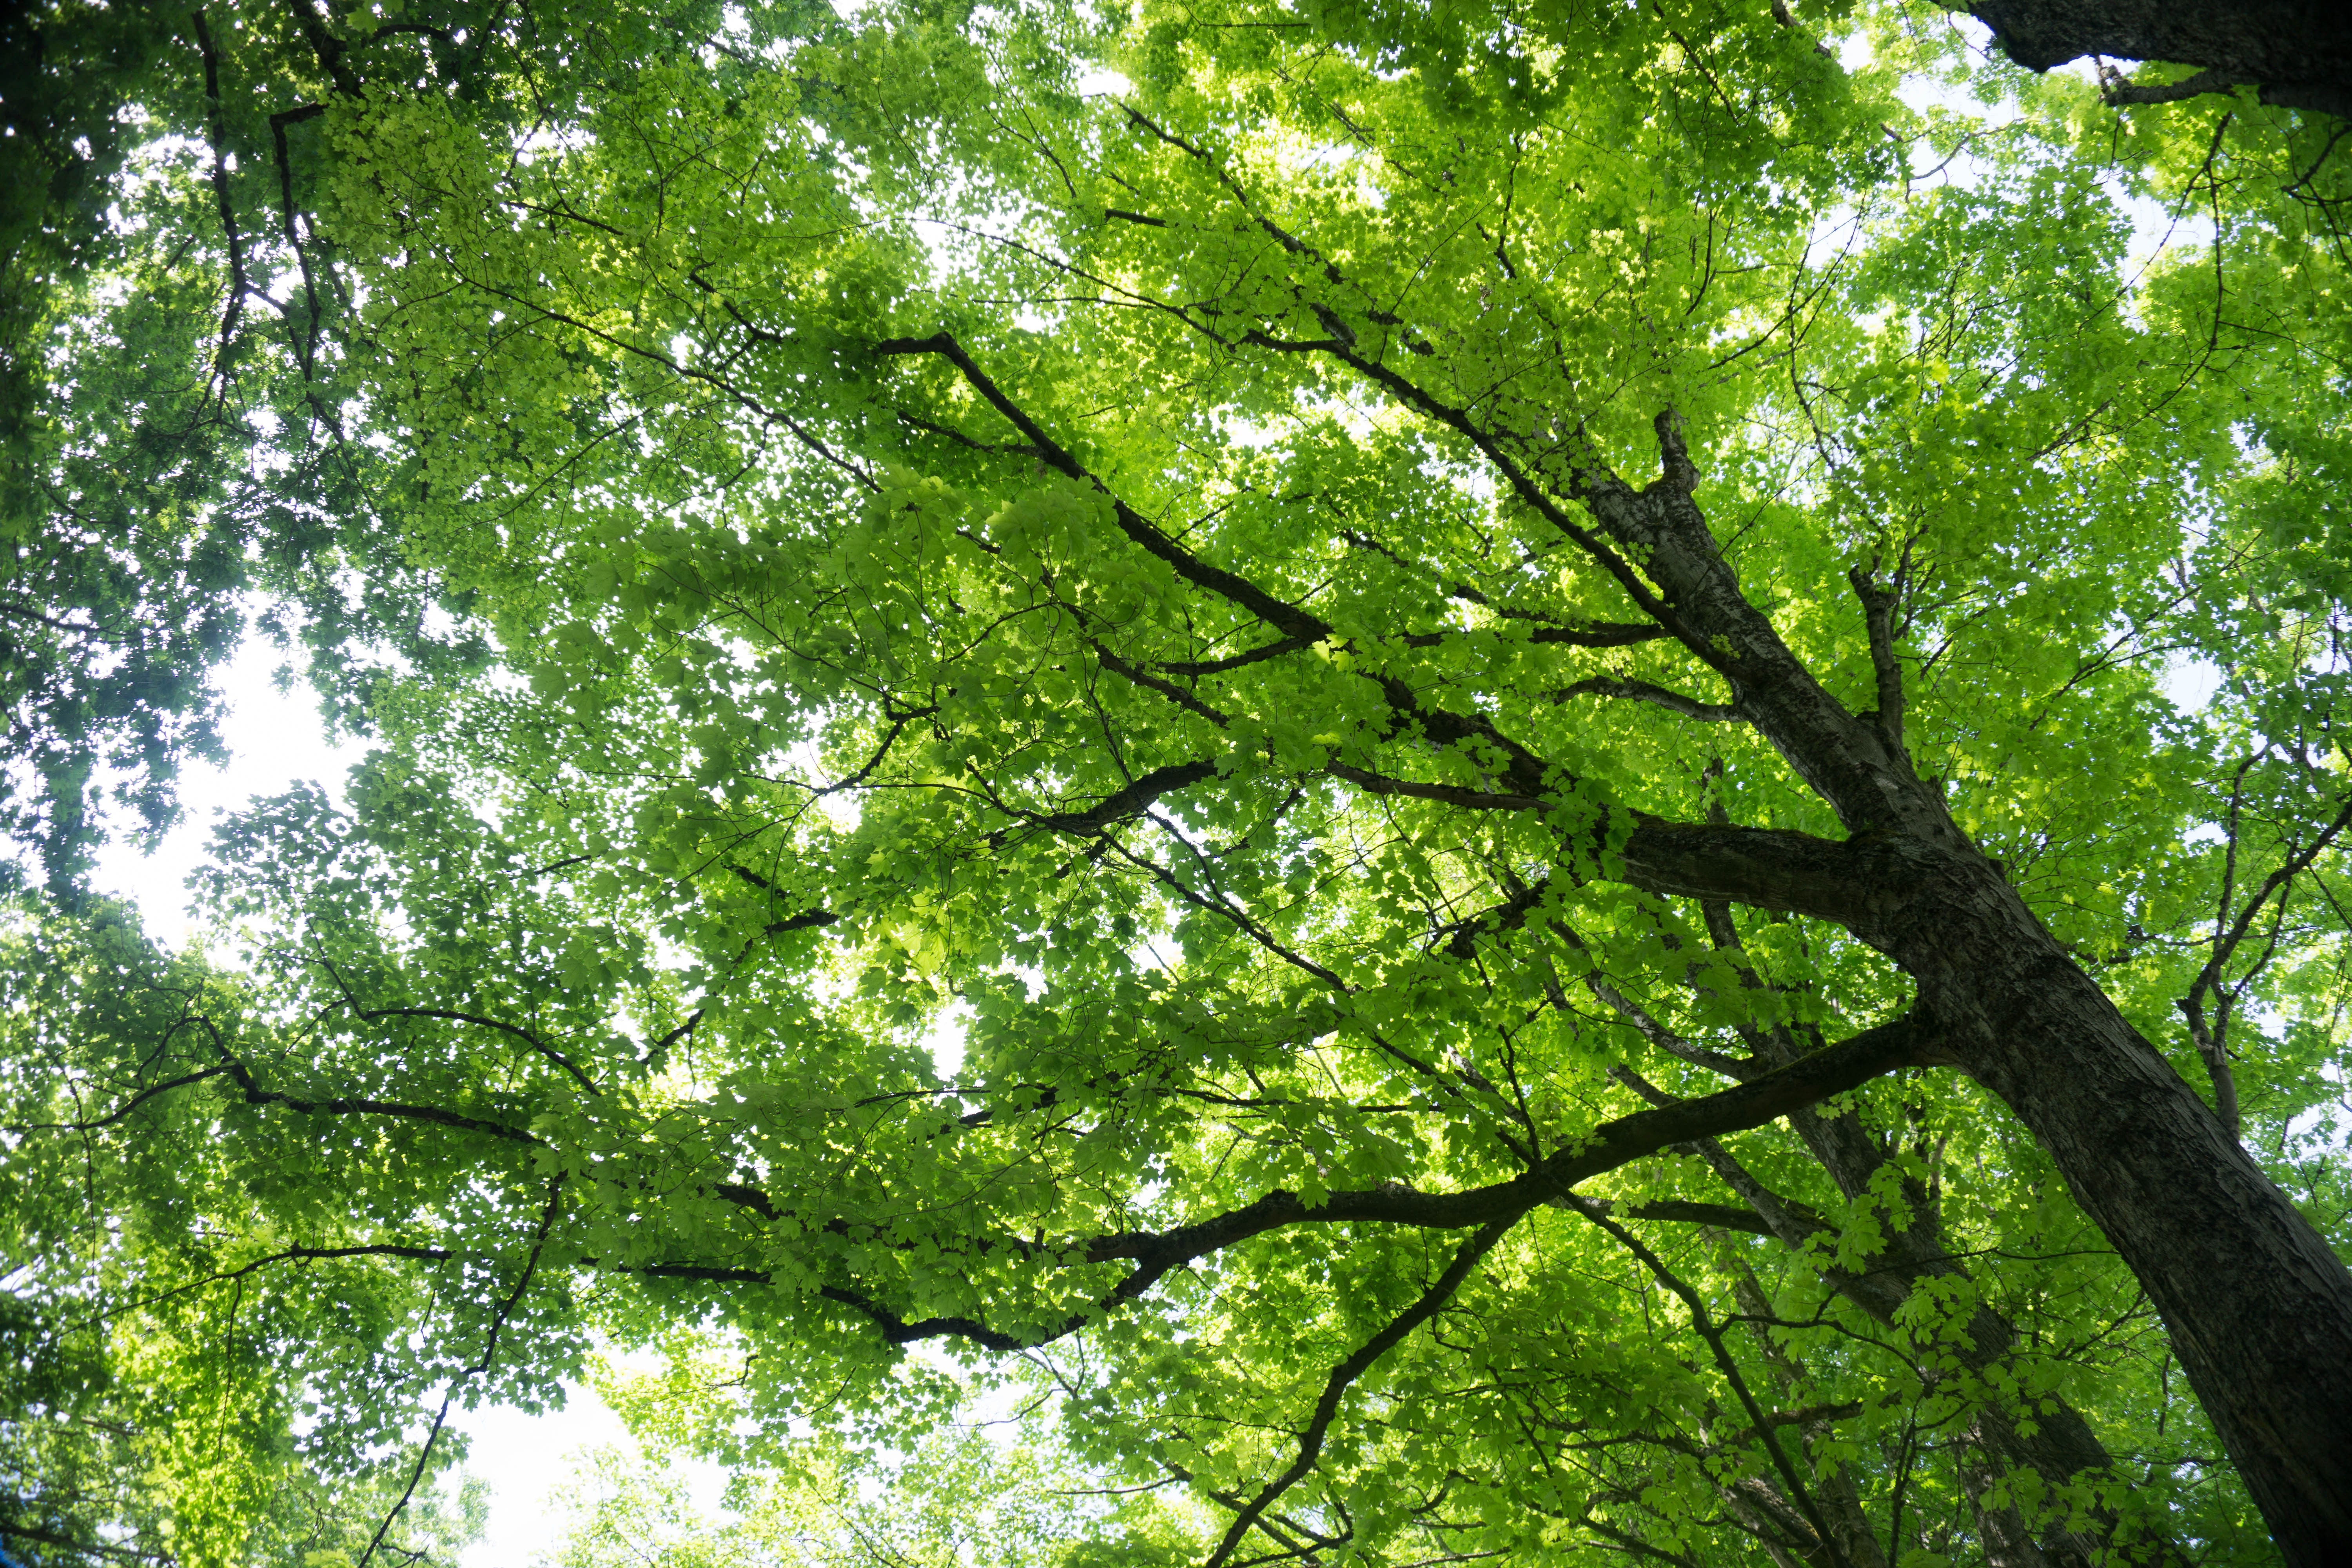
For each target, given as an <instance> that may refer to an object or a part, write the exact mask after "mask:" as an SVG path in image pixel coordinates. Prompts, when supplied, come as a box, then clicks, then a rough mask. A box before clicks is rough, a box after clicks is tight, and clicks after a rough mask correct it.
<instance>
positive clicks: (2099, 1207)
mask: <svg viewBox="0 0 2352 1568" xmlns="http://www.w3.org/2000/svg"><path fill="white" fill-rule="evenodd" d="M1889 847H1890V848H1891V847H1892V846H1889ZM1906 848H1908V849H1910V851H1911V852H1910V853H1900V852H1898V855H1897V857H1896V858H1900V859H1901V860H1903V861H1905V862H1907V864H1906V868H1905V872H1904V874H1905V875H1906V876H1907V877H1908V878H1910V879H1912V881H1911V889H1910V895H1909V896H1908V897H1906V898H1905V899H1904V900H1902V902H1901V904H1900V906H1899V907H1898V908H1897V909H1895V910H1890V911H1889V912H1888V916H1887V918H1886V919H1885V921H1883V922H1882V923H1881V927H1880V929H1877V930H1874V931H1860V932H1858V933H1857V934H1860V935H1862V936H1863V937H1864V940H1866V941H1870V942H1872V943H1873V944H1874V945H1875V946H1878V947H1880V948H1881V949H1882V950H1883V951H1885V952H1887V953H1888V954H1889V955H1890V956H1892V957H1894V958H1895V960H1896V961H1897V962H1898V963H1901V964H1902V965H1903V966H1904V968H1905V969H1906V970H1908V971H1909V972H1910V973H1912V974H1913V975H1914V976H1915V977H1916V979H1917V981H1918V983H1919V988H1920V1005H1921V1006H1922V1008H1923V1009H1924V1010H1925V1011H1926V1012H1927V1015H1928V1016H1931V1017H1933V1018H1934V1019H1935V1020H1936V1021H1937V1023H1938V1024H1940V1025H1941V1026H1943V1027H1944V1029H1945V1030H1946V1031H1947V1038H1948V1042H1949V1045H1950V1048H1951V1050H1952V1051H1953V1054H1954V1055H1955V1056H1956V1057H1957V1058H1958V1059H1959V1061H1960V1062H1961V1064H1962V1065H1963V1067H1964V1068H1966V1069H1967V1070H1968V1071H1969V1072H1970V1073H1972V1074H1973V1075H1974V1076H1975V1077H1976V1078H1977V1079H1979V1081H1981V1082H1982V1083H1983V1084H1984V1085H1985V1086H1986V1087H1987V1088H1989V1089H1991V1090H1992V1091H1993V1092H1994V1093H1996V1094H1998V1095H1999V1096H2000V1098H2001V1100H2003V1101H2004V1102H2006V1103H2007V1104H2008V1105H2009V1107H2010V1108H2011V1110H2014V1111H2015V1112H2016V1113H2017V1116H2018V1118H2019V1120H2021V1121H2023V1122H2024V1123H2025V1125H2026V1127H2027V1128H2028V1129H2029V1130H2030V1131H2032V1133H2033V1135H2034V1136H2035V1137H2036V1138H2037V1139H2038V1140H2039V1141H2040V1142H2041V1143H2042V1147H2043V1148H2044V1149H2046V1150H2048V1151H2049V1152H2050V1154H2051V1157H2052V1159H2053V1161H2054V1162H2055V1163H2056V1164H2057V1167H2058V1170H2059V1172H2060V1173H2061V1174H2062V1175H2063V1178H2064V1179H2065V1182H2066V1184H2067V1187H2068V1189H2069V1190H2070V1191H2071V1192H2072V1193H2073V1194H2074V1199H2075V1201H2076V1202H2077V1203H2079V1204H2081V1205H2082V1206H2083V1209H2084V1213H2086V1214H2088V1215H2090V1217H2091V1219H2092V1220H2093V1221H2094V1222H2095V1224H2096V1225H2097V1226H2099V1228H2100V1229H2101V1230H2102V1231H2103V1232H2105V1235H2106V1237H2107V1238H2108V1240H2110V1241H2111V1242H2113V1243H2114V1244H2115V1247H2116V1251H2117V1252H2119V1253H2120V1254H2121V1255H2122V1257H2123V1258H2124V1261H2125V1262H2126V1263H2127V1264H2128V1265H2129V1266H2130V1268H2131V1269H2132V1272H2133V1274H2134V1275H2135V1276H2137V1279H2138V1280H2139V1282H2140V1284H2141V1286H2142V1287H2143V1288H2144V1289H2146V1290H2147V1294H2148V1299H2149V1300H2150V1301H2151V1302H2153V1303H2154V1305H2155V1307H2156V1309H2157V1311H2158V1313H2159V1314H2160V1315H2161V1316H2162V1318H2163V1320H2164V1323H2165V1327H2166V1328H2167V1330H2168V1331H2169V1332H2170V1333H2171V1336H2172V1342H2173V1346H2174V1348H2175V1351H2176V1352H2177V1353H2178V1354H2179V1358H2180V1363H2181V1366H2182V1369H2183V1370H2184V1371H2185V1372H2186V1373H2188V1376H2189V1384H2190V1385H2191V1386H2192V1387H2193V1388H2194V1389H2195V1390H2196V1392H2197V1396H2198V1398H2199V1399H2200V1401H2201V1402H2202V1404H2203V1405H2204V1407H2205V1411H2206V1414H2207V1415H2209V1416H2210V1418H2211V1419H2212V1422H2213V1425H2214V1427H2215V1429H2216V1430H2217V1431H2218V1432H2219V1433H2220V1434H2221V1440H2222V1443H2223V1444H2224V1445H2225V1446H2226V1447H2227V1448H2228V1450H2229V1455H2230V1458H2231V1461H2232V1462H2233V1463H2234V1464H2235V1465H2236V1466H2237V1468H2238V1470H2239V1473H2240V1474H2241V1475H2242V1476H2243V1477H2244V1479H2245V1482H2246V1486H2247V1489H2248V1490H2249V1491H2251V1492H2252V1495H2253V1498H2254V1501H2255V1502H2256V1504H2257V1505H2258V1506H2259V1507H2260V1508H2261V1509H2262V1510H2263V1518H2264V1519H2265V1520H2266V1521H2268V1522H2269V1524H2270V1527H2271V1531H2272V1534H2273V1537H2274V1538H2275V1539H2276V1541H2277V1542H2278V1545H2279V1548H2280V1550H2281V1551H2282V1552H2284V1554H2285V1558H2286V1561H2287V1562H2288V1563H2290V1564H2293V1565H2294V1568H2322V1565H2338V1564H2343V1563H2352V1272H2347V1269H2346V1268H2345V1265H2344V1263H2343V1261H2342V1260H2341V1259H2340V1258H2337V1257H2336V1254H2335V1253H2334V1251H2333V1250H2331V1249H2330V1248H2329V1247H2328V1246H2327V1244H2326V1242H2325V1241H2324V1240H2323V1239H2322V1238H2321V1237H2320V1236H2319V1235H2318V1233H2317V1232H2316V1231H2315V1230H2314V1229H2313V1228H2312V1227H2311V1226H2310V1225H2309V1224H2308V1223H2307V1222H2305V1219H2304V1218H2303V1216H2302V1215H2300V1214H2299V1213H2297V1212H2296V1210H2295V1208H2294V1205H2292V1204H2291V1203H2289V1202H2288V1200H2287V1198H2286V1195H2285V1194H2284V1193H2282V1192H2280V1191H2279V1189H2278V1187H2277V1186H2276V1185H2275V1184H2273V1183H2272V1182H2271V1180H2270V1178H2269V1177H2267V1176H2266V1175H2264V1174H2263V1172H2262V1170H2261V1169H2260V1168H2259V1167H2258V1166H2256V1165H2255V1163H2254V1162H2253V1160H2252V1157H2251V1156H2249V1155H2248V1154H2247V1153H2246V1152H2245V1150H2244V1149H2242V1148H2241V1147H2240V1146H2239V1144H2238V1142H2237V1141H2236V1140H2235V1139H2233V1138H2231V1136H2229V1134H2228V1132H2227V1131H2225V1130H2224V1129H2223V1128H2222V1126H2221V1122H2220V1121H2218V1120H2216V1119H2215V1117H2214V1115H2213V1113H2212V1112H2211V1111H2210V1110H2208V1109H2207V1107H2206V1105H2205V1103H2204V1101H2203V1100H2200V1099H2199V1098H2198V1096H2197V1094H2196V1092H2195V1090H2193V1089H2190V1088H2189V1085H2188V1084H2187V1083H2186V1082H2184V1081H2183V1080H2182V1079H2181V1078H2180V1076H2179V1074H2178V1073H2176V1072H2174V1071H2173V1070H2172V1067H2171V1065H2170V1064H2169V1063H2168V1062H2167V1061H2166V1060H2165V1059H2164V1058H2163V1057H2161V1056H2160V1055H2158V1053H2157V1051H2156V1050H2155V1048H2154V1047H2151V1046H2149V1045H2148V1044H2147V1041H2146V1040H2144V1039H2142V1038H2141V1037H2139V1035H2138V1034H2137V1031H2135V1030H2134V1029H2133V1028H2132V1026H2130V1025H2129V1024H2128V1023H2126V1021H2125V1019H2124V1017H2123V1016H2122V1015H2121V1014H2120V1013H2118V1012H2117V1011H2116V1007H2115V1005H2114V1004H2113V1003H2111V1002H2109V1001H2108V1000H2107V998H2106V996H2105V994H2103V993H2102V992H2101V991H2100V990H2099V988H2098V987H2097V986H2096V985H2095V984H2093V983H2092V982H2091V980H2090V978H2089V976H2087V975H2085V974H2084V973H2083V971H2082V970H2081V969H2080V968H2079V967H2078V966H2076V965H2075V963H2074V962H2073V961H2072V960H2071V959H2069V958H2068V957H2067V956H2066V955H2065V953H2064V952H2063V951H2061V950H2060V948H2059V947H2058V944H2057V942H2055V941H2054V940H2053V938H2052V937H2051V935H2050V934H2049V932H2048V931H2044V930H2043V929H2042V925H2041V922H2040V921H2036V920H2035V919H2034V918H2033V915H2032V912H2031V911H2030V910H2027V909H2026V907H2025V904H2024V902H2023V901H2022V900H2021V899H2019V898H2018V896H2017V894H2016V892H2015V891H2014V890H2013V889H2011V888H2010V887H2009V885H2008V884H2007V883H2006V882H2005V881H2003V880H2002V879H2001V878H2000V874H1999V872H1998V871H1997V870H1996V869H1995V868H1993V866H1992V865H1991V863H1990V862H1989V861H1987V860H1985V859H1984V858H1982V857H1981V856H1979V855H1976V854H1975V853H1974V852H1972V851H1962V852H1959V853H1953V852H1951V851H1948V850H1941V849H1938V850H1934V851H1927V852H1926V853H1921V852H1919V850H1918V848H1917V847H1916V846H1908V847H1906ZM1882 885H1883V886H1884V885H1889V884H1882Z"/></svg>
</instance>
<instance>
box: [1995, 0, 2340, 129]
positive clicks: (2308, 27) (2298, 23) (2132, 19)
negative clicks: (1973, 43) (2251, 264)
mask: <svg viewBox="0 0 2352 1568" xmlns="http://www.w3.org/2000/svg"><path fill="white" fill-rule="evenodd" d="M1968 9H1969V13H1970V14H1971V15H1973V16H1975V17H1976V18H1977V19H1978V20H1979V21H1980V22H1982V23H1984V25H1985V26H1988V27H1990V28H1991V29H1992V30H1993V37H1994V38H1995V40H1996V41H1997V42H1999V43H2000V47H2001V48H2002V50H2003V51H2004V52H2006V53H2007V54H2008V56H2009V58H2011V59H2013V60H2015V61H2016V62H2017V63H2018V64H2019V65H2021V66H2025V67H2027V68H2031V69H2033V70H2038V71H2041V70H2048V69H2049V68H2051V67H2053V66H2059V65H2063V64H2065V63H2066V62H2067V61H2068V60H2072V59H2079V58H2082V57H2083V56H2084V55H2102V56H2107V57H2111V58H2117V59H2126V60H2168V61H2171V62H2173V63H2175V64H2178V65H2190V66H2200V67H2202V68H2204V71H2205V72H2206V73H2207V74H2206V75H2205V76H2203V77H2201V78H2199V79H2196V82H2197V88H2196V89H2197V90H2212V89H2223V88H2229V87H2233V86H2238V85H2248V86H2253V87H2259V88H2260V89H2262V96H2263V102H2264V103H2275V104H2281V105H2284V107H2286V108H2289V109H2310V110H2318V111H2320V112H2321V113H2324V114H2335V115H2344V116H2347V117H2352V5H2346V4H2345V3H2344V0H2189V3H2188V4H2181V3H2179V0H1973V3H1971V4H1969V6H1968ZM2182 86H2184V87H2185V86H2189V84H2182ZM2114 96H2115V98H2116V100H2118V101H2123V102H2133V101H2137V102H2160V101H2163V100H2166V99H2168V98H2181V97H2187V96H2189V93H2188V92H2186V91H2181V90H2179V89H2176V88H2155V89H2149V88H2135V87H2132V86H2128V85H2126V86H2124V87H2122V88H2121V89H2119V90H2116V91H2115V92H2114Z"/></svg>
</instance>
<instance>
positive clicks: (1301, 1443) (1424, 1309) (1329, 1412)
mask: <svg viewBox="0 0 2352 1568" xmlns="http://www.w3.org/2000/svg"><path fill="white" fill-rule="evenodd" d="M1515 1224H1517V1215H1514V1216H1512V1217H1510V1218H1507V1219H1498V1220H1496V1221H1494V1222H1493V1223H1492V1224H1490V1225H1488V1226H1486V1227H1485V1228H1484V1229H1482V1230H1480V1231H1479V1232H1478V1233H1477V1234H1476V1235H1475V1236H1473V1237H1471V1238H1470V1239H1469V1240H1468V1241H1466V1242H1465V1243H1463V1245H1462V1247H1461V1249H1460V1250H1459V1251H1457V1252H1455V1253H1454V1261H1453V1262H1452V1263H1450V1264H1448V1265H1447V1266H1446V1269H1445V1272H1444V1273H1443V1274H1441V1275H1439V1276H1438V1278H1437V1282H1436V1283H1435V1284H1434V1285H1432V1286H1431V1287H1430V1288H1429V1289H1427V1290H1425V1291H1423V1293H1422V1296H1421V1299H1420V1300H1417V1301H1415V1302H1414V1303H1413V1304H1412V1306H1410V1307H1407V1308H1406V1309H1405V1310H1403V1311H1402V1312H1400V1313H1398V1314H1397V1315H1396V1316H1395V1317H1394V1318H1392V1319H1391V1320H1390V1321H1389V1324H1388V1326H1387V1327H1386V1328H1384V1329H1382V1330H1381V1331H1380V1332H1379V1333H1377V1334H1374V1335H1373V1336H1372V1337H1371V1338H1370V1339H1369V1340H1367V1341H1365V1342H1364V1343H1363V1344H1362V1345H1361V1346H1360V1348H1359V1349H1358V1350H1357V1351H1356V1352H1355V1354H1353V1355H1351V1356H1349V1358H1348V1359H1347V1360H1345V1361H1343V1362H1341V1363H1339V1365H1338V1366H1335V1367H1333V1368H1332V1369H1331V1375H1330V1376H1329V1377H1328V1378H1327V1379H1325V1380H1324V1384H1323V1396H1322V1397H1321V1398H1320V1399H1318V1400H1317V1401H1316V1402H1315V1414H1314V1415H1313V1416H1312V1417H1310V1418H1309V1419H1308V1421H1307V1430H1306V1431H1305V1432H1303V1433H1301V1434H1300V1435H1299V1439H1298V1454H1297V1458H1294V1459H1292V1460H1291V1462H1290V1465H1289V1468H1286V1469H1285V1470H1284V1471H1283V1472H1282V1474H1280V1475H1279V1476H1276V1478H1275V1479H1273V1480H1271V1481H1268V1482H1267V1483H1266V1484H1265V1487H1264V1488H1263V1489H1260V1490H1259V1492H1258V1494H1257V1496H1256V1497H1255V1498H1253V1499H1251V1500H1249V1502H1248V1503H1247V1504H1245V1505H1244V1507H1243V1508H1242V1510H1241V1511H1240V1512H1239V1513H1238V1514H1237V1515H1236V1516H1235V1517H1234V1522H1233V1524H1232V1525H1231V1526H1230V1527H1228V1528H1227V1530H1226V1531H1225V1534H1224V1539H1223V1540H1222V1541H1221V1542H1218V1543H1217V1549H1216V1550H1215V1551H1214V1552H1211V1553H1210V1554H1209V1561H1208V1565H1207V1568H1223V1563H1225V1562H1226V1560H1227V1559H1229V1558H1231V1557H1232V1556H1233V1554H1234V1548H1235V1547H1237V1546H1239V1545H1240V1544H1241V1542H1242V1538H1243V1537H1244V1536H1245V1535H1247V1534H1248V1533H1249V1531H1250V1527H1251V1526H1252V1525H1254V1524H1255V1523H1257V1522H1258V1519H1259V1516H1260V1515H1262V1514H1264V1513H1265V1510H1267V1509H1269V1508H1271V1507H1273V1506H1274V1504H1275V1502H1276V1500H1278V1499H1279V1498H1280V1497H1281V1496H1282V1494H1283V1493H1285V1492H1286V1491H1288V1490H1289V1489H1291V1488H1292V1487H1293V1486H1296V1485H1297V1483H1298V1481H1299V1480H1300V1479H1301V1478H1303V1477H1304V1476H1305V1475H1306V1474H1307V1471H1309V1470H1311V1469H1313V1468H1315V1461H1316V1459H1317V1458H1318V1457H1320V1456H1321V1454H1322V1452H1323V1440H1324V1438H1325V1436H1327V1435H1328V1433H1329V1432H1330V1430H1331V1423H1332V1421H1333V1420H1334V1419H1335V1418H1336V1417H1337V1416H1338V1415H1339V1400H1340V1398H1341V1397H1342V1396H1343V1395H1344V1394H1346V1393H1347V1392H1348V1389H1349V1385H1350V1384H1353V1383H1355V1381H1356V1380H1357V1379H1358V1378H1360V1377H1362V1376H1363V1375H1364V1373H1367V1372H1370V1370H1371V1369H1372V1366H1373V1363H1376V1362H1378V1361H1379V1360H1380V1359H1381V1357H1382V1356H1384V1355H1386V1354H1388V1352H1391V1350H1394V1349H1395V1348H1396V1347H1397V1346H1398V1345H1399V1344H1402V1342H1404V1338H1405V1336H1406V1335H1407V1334H1410V1333H1412V1331H1413V1330H1415V1329H1417V1328H1419V1327H1420V1326H1421V1325H1422V1324H1423V1323H1424V1322H1427V1321H1429V1320H1430V1318H1432V1317H1433V1316H1434V1315H1435V1314H1436V1312H1437V1310H1438V1309H1439V1308H1440V1307H1442V1306H1444V1304H1445V1302H1446V1300H1447V1299H1448V1298H1450V1297H1451V1296H1452V1295H1453V1294H1454V1291H1456V1290H1458V1289H1461V1288H1462V1283H1463V1281H1464V1280H1465V1279H1469V1278H1470V1271H1471V1270H1472V1269H1473V1268H1476V1267H1477V1266H1478V1260H1479V1259H1480V1258H1484V1257H1486V1254H1487V1253H1488V1252H1490V1251H1492V1250H1493V1249H1494V1247H1495V1244H1496V1242H1498V1241H1500V1240H1502V1239H1503V1237H1504V1236H1505V1235H1507V1233H1508V1232H1509V1230H1510V1228H1511V1226H1513V1225H1515Z"/></svg>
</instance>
